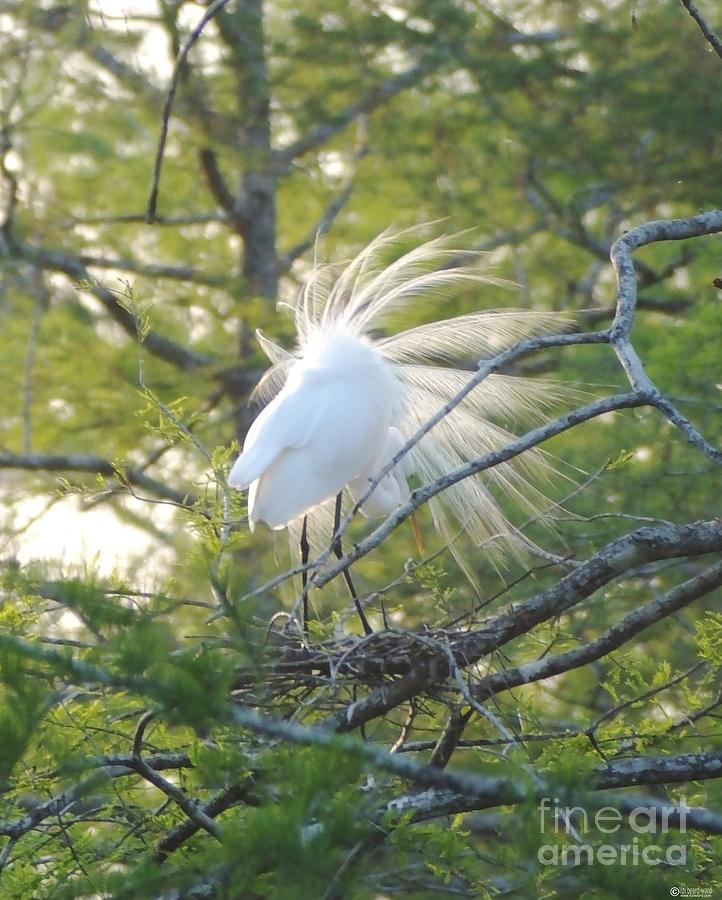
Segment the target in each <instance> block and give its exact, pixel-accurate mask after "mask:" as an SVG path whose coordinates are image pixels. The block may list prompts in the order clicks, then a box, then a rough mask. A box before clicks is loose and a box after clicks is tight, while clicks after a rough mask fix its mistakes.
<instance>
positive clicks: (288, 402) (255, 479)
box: [228, 329, 400, 528]
mask: <svg viewBox="0 0 722 900" xmlns="http://www.w3.org/2000/svg"><path fill="white" fill-rule="evenodd" d="M397 394H398V385H397V384H396V382H395V378H394V375H393V372H392V371H391V368H390V366H389V365H388V363H387V362H386V361H385V360H384V359H383V357H382V356H381V355H380V354H379V353H377V352H376V351H375V350H374V349H373V348H372V347H371V346H370V345H369V344H368V342H367V341H365V340H364V339H363V338H360V337H358V336H357V335H354V334H347V333H344V332H343V331H342V330H339V329H331V330H328V331H323V332H319V333H318V334H317V335H315V337H314V338H313V339H312V340H311V341H310V342H309V344H308V347H307V349H306V352H305V353H304V355H303V357H302V358H301V359H299V360H298V361H296V362H295V363H294V365H293V366H292V367H291V368H290V370H289V372H288V376H287V379H286V383H285V385H284V386H283V388H282V390H281V392H280V393H279V394H278V395H277V396H276V397H275V398H274V399H273V400H272V401H271V402H270V403H269V404H268V406H266V408H265V409H264V410H263V411H262V412H261V413H260V415H259V416H258V418H257V419H256V420H255V421H254V423H253V425H252V426H251V428H250V430H249V432H248V436H247V437H246V441H245V444H244V447H243V453H242V454H241V456H239V458H238V460H237V461H236V463H235V465H234V466H233V468H232V470H231V473H230V475H229V478H228V483H229V484H230V486H231V487H235V488H239V489H244V488H250V492H249V496H248V519H249V522H250V524H251V527H253V526H254V525H255V524H256V522H265V523H266V524H267V525H269V526H270V527H271V528H283V527H285V526H286V525H287V524H288V523H289V522H291V521H293V520H294V519H297V518H299V517H301V516H303V515H306V514H307V513H308V512H310V511H311V510H313V509H314V508H316V507H317V506H319V505H320V504H322V503H323V502H324V501H326V500H328V499H329V498H330V497H335V496H336V495H337V494H339V493H340V492H341V491H342V490H343V489H344V488H345V487H346V486H347V485H349V484H351V483H353V485H354V491H355V492H356V493H357V494H358V495H360V494H361V493H362V492H363V491H364V490H365V489H366V487H367V486H368V478H370V477H371V476H372V475H373V474H374V473H375V472H376V471H377V470H378V469H379V468H380V467H381V465H383V464H385V462H386V461H387V460H388V459H390V458H391V456H393V454H394V453H395V452H396V451H397V450H398V449H399V447H398V446H396V444H399V441H398V440H395V438H394V434H396V435H398V431H397V430H396V429H391V421H392V418H393V417H394V414H396V415H398V414H399V410H398V409H394V402H393V401H394V398H395V397H396V396H397ZM386 450H390V455H387V456H386V458H385V459H384V451H386ZM381 460H382V462H381ZM399 494H400V488H399V485H398V483H397V481H396V480H395V479H392V478H389V477H387V478H386V479H384V481H383V482H382V483H381V484H380V485H379V486H378V488H377V490H375V491H374V493H373V495H372V497H370V498H369V501H368V505H367V508H366V509H365V510H364V511H366V512H369V510H370V512H369V514H370V515H383V514H384V512H390V511H391V510H392V509H394V507H395V506H397V505H398V503H399V502H400V499H399Z"/></svg>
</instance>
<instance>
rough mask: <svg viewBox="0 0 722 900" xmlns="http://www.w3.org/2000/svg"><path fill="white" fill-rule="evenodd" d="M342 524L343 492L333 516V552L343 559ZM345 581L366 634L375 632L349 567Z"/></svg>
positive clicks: (338, 498)
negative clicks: (339, 531) (340, 529)
mask: <svg viewBox="0 0 722 900" xmlns="http://www.w3.org/2000/svg"><path fill="white" fill-rule="evenodd" d="M340 524H341V494H338V496H337V497H336V510H335V512H334V516H333V552H334V553H335V554H336V558H337V559H341V557H342V556H343V549H342V548H341V538H340V537H337V535H338V529H339V526H340ZM343 577H344V581H345V582H346V586H347V587H348V590H349V593H350V594H351V597H352V598H353V602H354V603H355V604H356V611H357V612H358V614H359V619H361V624H362V625H363V629H364V634H373V630H372V628H371V626H370V625H369V623H368V619H367V618H366V616H365V615H364V611H363V608H362V606H361V604H360V603H359V599H358V595H357V593H356V589H355V588H354V586H353V581H351V573H350V572H349V570H348V569H344V570H343Z"/></svg>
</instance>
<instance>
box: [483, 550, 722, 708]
mask: <svg viewBox="0 0 722 900" xmlns="http://www.w3.org/2000/svg"><path fill="white" fill-rule="evenodd" d="M720 585H722V563H717V564H716V565H714V566H711V567H710V568H709V569H707V570H706V571H705V572H703V573H702V574H701V575H696V576H695V577H694V578H690V579H689V580H688V581H685V582H684V583H683V584H680V585H678V586H677V587H675V588H673V589H672V590H671V591H669V592H668V593H666V594H664V595H662V596H661V597H658V598H657V599H655V600H652V601H651V602H650V603H647V604H645V605H644V606H640V607H639V608H637V609H635V610H633V611H632V612H631V613H629V614H628V615H626V616H624V617H623V618H622V619H620V620H619V622H617V623H616V624H615V625H613V626H612V627H611V628H609V629H607V631H605V632H603V634H601V635H599V637H598V638H595V639H594V640H593V641H589V643H587V644H584V645H583V646H581V647H578V648H576V649H575V650H570V651H568V652H566V653H560V654H558V655H556V656H545V657H543V658H542V659H539V660H536V661H535V662H531V663H526V664H524V665H521V666H517V667H516V668H512V669H505V670H504V671H503V672H495V673H493V674H492V675H487V676H485V677H484V678H482V679H480V680H479V681H477V682H476V684H475V685H474V687H473V694H474V696H475V697H478V698H479V699H480V700H483V699H484V698H486V697H488V696H490V695H491V694H495V693H498V692H499V691H504V690H509V689H510V688H513V687H517V686H519V685H522V684H529V683H530V682H532V681H540V680H541V679H544V678H550V677H552V676H553V675H559V674H560V673H561V672H568V671H569V670H571V669H575V668H577V667H579V666H584V665H588V664H589V663H591V662H594V660H596V659H602V657H604V656H606V655H607V654H608V653H611V652H612V651H613V650H616V649H617V648H618V647H621V645H622V644H624V643H626V642H627V641H629V640H630V639H631V638H632V637H634V636H635V635H637V634H639V632H640V631H644V629H645V628H649V627H650V626H651V625H654V624H655V622H659V621H660V620H661V619H663V618H665V617H666V616H668V615H670V614H671V613H673V612H676V611H677V610H679V609H682V608H683V607H684V606H687V605H688V604H689V603H692V602H693V601H694V600H696V599H697V598H699V597H703V596H705V594H708V593H709V592H710V591H713V590H714V589H715V588H718V587H719V586H720Z"/></svg>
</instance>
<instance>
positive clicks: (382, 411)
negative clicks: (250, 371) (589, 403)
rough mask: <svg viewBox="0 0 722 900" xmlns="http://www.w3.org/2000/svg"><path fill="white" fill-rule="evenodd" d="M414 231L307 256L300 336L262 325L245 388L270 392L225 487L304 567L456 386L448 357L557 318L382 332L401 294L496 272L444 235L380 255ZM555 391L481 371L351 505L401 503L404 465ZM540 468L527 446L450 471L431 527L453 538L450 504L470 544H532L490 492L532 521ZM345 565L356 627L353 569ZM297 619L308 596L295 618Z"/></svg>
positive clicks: (485, 432) (486, 439) (478, 436)
mask: <svg viewBox="0 0 722 900" xmlns="http://www.w3.org/2000/svg"><path fill="white" fill-rule="evenodd" d="M416 231H417V229H410V230H408V231H405V232H399V233H397V234H393V233H390V232H385V233H383V234H382V235H380V236H379V237H378V238H376V239H375V240H374V241H373V242H372V243H371V244H370V245H369V246H368V247H367V248H366V249H365V250H363V251H362V252H361V253H360V254H359V255H358V256H357V257H356V258H355V259H353V260H352V261H351V262H350V263H349V264H347V265H346V266H345V268H341V269H339V268H338V267H333V266H323V267H315V269H314V271H313V273H312V274H311V277H310V278H309V279H308V281H307V282H306V284H305V286H304V288H303V290H302V291H301V293H300V295H299V297H298V299H297V301H296V303H295V304H294V305H293V306H292V307H291V311H292V314H293V317H294V322H295V328H296V335H297V346H296V348H295V349H294V350H293V351H290V352H289V351H286V350H285V349H283V348H282V347H280V346H278V345H277V344H275V343H273V342H272V341H270V340H269V339H268V338H267V337H265V336H264V335H262V334H260V332H259V333H258V338H259V341H260V344H261V346H262V348H263V350H264V352H265V353H266V355H267V356H268V357H269V359H270V361H271V363H272V364H273V365H272V367H271V368H270V369H269V371H268V372H267V373H266V374H265V376H264V378H263V379H262V381H261V383H260V384H259V386H258V388H257V391H256V395H257V397H259V398H260V399H261V400H265V401H269V399H270V402H268V403H267V406H265V408H264V409H263V410H262V411H261V413H260V414H259V415H258V417H257V418H256V420H255V421H254V422H253V424H252V425H251V428H250V430H249V431H248V435H247V437H246V439H245V442H244V446H243V452H242V453H241V455H240V456H239V457H238V459H237V460H236V462H235V464H234V466H233V467H232V469H231V472H230V475H229V479H228V483H229V485H231V487H234V488H238V489H246V488H248V489H249V493H248V520H249V524H250V527H251V529H253V527H254V526H255V524H256V522H265V523H266V524H267V525H269V526H270V527H271V528H272V529H280V528H286V527H288V528H289V529H291V532H292V534H293V535H298V537H299V538H300V546H301V558H302V562H303V563H306V562H307V561H308V556H309V538H310V540H311V543H312V544H314V542H315V544H316V545H317V546H318V545H319V544H321V545H322V542H323V537H322V535H323V532H324V531H325V539H326V545H327V542H328V538H329V531H330V532H331V534H332V535H333V536H334V543H333V550H334V552H335V554H336V555H337V556H338V557H339V558H340V556H341V555H342V548H341V544H340V541H339V540H337V539H336V537H335V535H336V532H337V530H338V525H339V521H340V514H341V502H342V494H343V492H344V491H347V493H348V494H349V495H350V497H351V498H352V499H353V500H357V499H358V498H359V497H360V496H361V495H362V494H363V493H364V492H365V491H366V490H367V488H368V485H369V479H371V478H372V477H373V476H374V475H375V474H376V473H377V472H379V471H380V469H381V468H382V467H383V466H384V465H386V464H387V463H389V462H390V461H391V459H392V458H393V457H394V456H395V454H396V453H397V452H398V451H399V450H400V449H401V447H402V446H403V445H404V443H405V442H406V440H407V439H408V438H409V437H410V436H411V435H412V434H414V432H416V431H417V429H418V428H419V426H420V425H421V424H423V423H424V421H426V420H427V419H428V418H429V417H430V416H431V415H433V414H434V413H435V412H436V411H437V410H438V409H439V408H440V407H441V406H443V405H444V404H445V403H446V402H447V401H448V400H449V399H450V398H451V397H453V395H454V394H455V393H456V392H457V391H458V390H459V389H460V388H461V387H462V386H463V385H464V384H465V383H466V380H467V379H468V377H469V375H468V372H464V371H462V370H459V369H456V368H452V367H451V363H452V362H453V361H454V360H458V359H460V358H464V357H466V358H469V357H473V358H476V359H478V358H480V357H484V356H487V357H488V356H490V355H493V354H494V353H498V352H499V351H500V350H502V349H503V348H505V347H508V346H510V345H511V344H513V343H514V342H516V341H517V340H519V339H521V338H525V337H530V336H533V335H537V334H540V333H543V332H545V331H548V330H550V329H552V328H554V329H557V330H558V329H559V327H560V324H561V325H563V324H564V320H563V318H560V316H559V314H557V313H548V312H539V311H531V310H506V309H501V310H490V311H489V310H487V311H483V312H475V313H470V314H467V315H461V316H457V317H456V318H452V319H446V320H443V321H437V322H434V323H432V324H428V325H421V326H419V327H416V328H411V329H409V330H407V331H403V332H401V333H399V334H395V335H392V336H388V337H380V336H379V333H378V329H379V328H380V326H383V325H386V324H388V320H389V317H390V314H391V313H394V312H396V311H398V310H399V309H401V308H402V307H404V306H406V305H407V304H409V303H410V302H411V301H414V300H416V301H418V300H421V299H423V298H427V299H428V298H432V299H434V300H440V299H443V298H444V297H445V296H447V295H448V292H449V289H450V288H452V287H453V286H455V285H458V284H460V283H463V282H467V283H468V282H476V283H478V284H482V283H489V282H492V283H493V282H494V281H495V280H494V279H492V278H490V277H488V275H485V274H484V273H483V272H482V271H480V268H479V265H478V259H475V263H476V264H475V265H464V266H453V265H450V263H451V261H452V258H453V257H457V258H458V254H459V251H458V250H454V249H453V244H452V240H453V238H448V237H442V238H437V239H435V240H431V241H428V242H425V243H422V244H420V245H417V246H416V247H414V248H413V249H411V250H409V251H407V252H405V253H403V254H402V255H401V256H400V257H398V258H397V259H396V260H395V261H393V262H391V263H390V264H387V263H385V261H384V260H385V258H388V254H389V252H390V247H393V245H394V244H396V243H398V241H399V240H400V239H407V238H408V236H409V234H412V235H413V234H414V233H415V232H416ZM417 243H418V242H417ZM462 252H463V251H462ZM465 255H466V258H467V260H468V259H470V258H471V255H470V254H469V253H468V252H467V253H466V254H465ZM559 395H560V388H559V386H558V385H557V384H555V383H554V382H550V381H548V380H544V379H530V378H523V377H512V376H507V375H491V376H489V377H488V378H486V379H485V380H484V381H483V382H482V383H481V384H480V385H479V386H478V387H476V388H475V389H474V390H473V391H472V392H471V393H470V394H469V395H468V396H467V397H466V398H465V399H464V400H463V401H462V402H461V403H460V404H458V406H456V407H455V408H454V409H452V411H451V412H450V413H449V414H448V415H447V416H446V417H445V418H444V419H443V420H442V421H441V422H439V423H438V424H437V425H436V426H435V427H434V429H433V430H432V431H431V432H429V433H428V434H427V435H426V436H425V437H424V438H423V439H422V440H421V441H420V442H419V443H418V444H416V446H414V447H413V448H412V449H411V450H410V452H409V453H408V454H407V455H406V456H405V457H404V458H403V459H402V460H401V461H400V462H399V463H398V464H397V465H396V466H395V467H394V468H393V469H392V470H391V471H390V472H389V474H387V475H386V477H385V478H384V479H383V480H382V481H381V482H380V483H379V484H378V485H377V486H376V488H375V489H374V491H373V493H372V494H371V495H370V497H369V498H368V499H367V500H366V501H365V502H364V504H363V506H362V507H361V512H362V513H363V514H364V515H366V516H385V515H388V514H389V513H390V512H392V511H393V510H394V509H395V508H396V507H397V506H398V505H399V504H401V503H403V502H404V501H405V500H407V499H408V497H409V486H408V482H407V478H408V477H409V476H410V475H411V474H415V475H416V476H417V477H418V478H420V479H421V480H422V481H429V480H433V479H436V478H438V477H439V476H441V475H443V474H444V473H446V472H448V471H449V470H450V469H452V468H454V467H456V466H458V465H460V464H461V463H463V462H464V461H466V460H469V459H473V458H475V457H479V456H481V455H483V454H485V453H487V452H489V451H492V450H494V449H497V448H499V447H501V446H503V445H505V444H506V443H507V442H508V441H509V440H511V439H513V435H512V434H511V433H510V432H509V431H507V430H506V429H505V428H504V427H503V426H502V425H501V424H500V421H505V422H506V424H509V422H510V421H511V422H514V421H519V419H520V418H524V417H532V418H534V417H536V418H539V417H540V416H541V417H542V418H543V416H544V413H545V411H546V410H548V408H549V406H550V404H552V403H554V402H555V400H556V399H557V398H558V396H559ZM551 471H553V467H552V466H551V464H550V462H549V461H548V459H547V457H546V456H545V455H544V454H542V453H541V451H538V450H531V451H527V452H526V453H525V454H523V455H522V456H521V457H517V458H515V459H512V460H509V461H508V462H505V463H502V464H501V465H497V466H496V467H494V468H493V469H491V470H489V471H487V472H486V473H484V476H483V477H482V476H474V477H471V478H467V479H465V480H463V481H460V482H459V483H457V484H455V485H452V486H451V487H450V488H449V489H448V490H446V491H445V492H444V493H443V494H441V495H439V496H438V497H436V498H434V499H433V500H431V501H430V503H429V505H430V508H431V514H432V517H433V521H434V525H435V527H436V529H437V531H438V532H439V533H440V534H441V536H442V537H443V539H444V540H445V541H447V542H448V543H449V544H450V545H453V541H452V533H451V525H450V521H449V514H451V516H452V517H453V518H454V519H455V520H456V521H457V523H458V525H459V526H460V527H461V528H462V529H463V530H464V531H466V532H467V533H468V534H469V536H470V537H471V539H472V540H473V541H474V542H475V543H476V544H477V545H480V544H482V543H483V544H485V545H487V546H489V547H491V549H492V551H494V550H496V551H497V552H498V551H500V550H501V551H502V552H508V551H512V552H516V553H519V551H520V550H521V549H522V548H525V547H526V548H528V547H529V544H528V542H527V541H526V539H525V538H524V537H523V535H522V534H521V533H520V532H519V531H518V530H517V529H516V528H515V527H514V526H513V525H511V523H510V522H509V520H508V519H507V517H506V515H505V514H504V512H503V511H502V509H501V508H500V506H499V505H498V502H497V500H496V499H495V497H494V496H493V493H492V492H493V491H498V492H499V493H500V494H502V495H505V496H506V497H507V498H509V499H511V500H512V501H513V502H515V504H516V505H517V506H520V507H521V508H522V509H523V510H524V511H525V512H527V513H530V514H532V515H533V516H537V515H539V513H540V511H541V510H543V509H545V508H548V506H549V501H548V500H547V498H546V497H545V496H544V495H543V494H542V493H541V492H540V491H539V490H538V488H537V487H536V486H535V485H534V484H533V483H532V481H536V480H537V479H540V478H542V479H546V478H547V476H548V475H549V474H550V472H551ZM332 522H333V525H332V526H331V523H332ZM331 527H332V531H331ZM299 532H300V534H299ZM452 549H453V546H452ZM344 575H345V577H346V582H347V584H348V587H349V589H350V591H351V595H352V597H353V599H354V602H355V604H356V608H357V610H358V613H359V616H360V618H361V622H362V625H363V627H364V631H365V632H366V633H367V634H368V633H369V632H370V630H371V629H370V627H369V624H368V622H367V620H366V616H365V615H364V612H363V609H362V607H361V604H360V603H359V601H358V598H357V596H356V593H355V591H354V589H353V584H352V582H351V578H350V576H349V574H348V572H345V573H344ZM305 584H306V580H305V573H304V586H305ZM306 617H307V607H306V606H304V625H305V621H306Z"/></svg>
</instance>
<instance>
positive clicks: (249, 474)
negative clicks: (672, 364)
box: [228, 385, 323, 490]
mask: <svg viewBox="0 0 722 900" xmlns="http://www.w3.org/2000/svg"><path fill="white" fill-rule="evenodd" d="M314 394H315V392H313V391H309V390H308V388H306V389H304V385H301V386H300V387H298V388H296V389H289V388H288V387H285V388H284V389H283V390H282V391H281V393H280V394H278V396H277V397H275V398H274V399H273V400H272V401H271V402H270V403H269V404H268V406H267V407H266V408H265V409H263V410H262V411H261V412H260V413H259V415H258V417H257V418H256V419H255V421H254V422H253V424H252V425H251V427H250V428H249V430H248V434H247V435H246V440H245V441H244V443H243V452H242V453H241V455H240V456H239V457H238V459H237V460H236V462H235V464H234V465H233V468H232V469H231V471H230V474H229V476H228V484H229V485H230V486H231V487H234V488H239V489H240V490H243V489H245V488H247V487H248V486H249V485H250V483H251V482H252V481H255V480H256V479H257V478H259V477H260V476H261V475H262V474H263V472H265V470H266V469H267V468H268V467H269V466H270V465H271V464H272V463H273V462H274V460H275V459H276V458H277V457H278V456H279V454H280V453H282V452H283V451H284V450H287V449H289V448H293V447H302V446H303V445H304V444H305V443H306V442H307V441H308V440H309V439H310V438H311V435H312V434H313V432H314V430H315V428H316V424H317V422H318V420H319V418H320V417H321V415H322V413H323V407H322V404H320V403H319V398H318V396H315V395H314Z"/></svg>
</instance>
